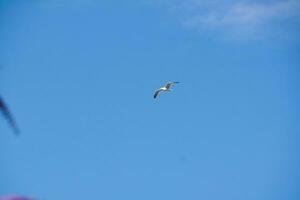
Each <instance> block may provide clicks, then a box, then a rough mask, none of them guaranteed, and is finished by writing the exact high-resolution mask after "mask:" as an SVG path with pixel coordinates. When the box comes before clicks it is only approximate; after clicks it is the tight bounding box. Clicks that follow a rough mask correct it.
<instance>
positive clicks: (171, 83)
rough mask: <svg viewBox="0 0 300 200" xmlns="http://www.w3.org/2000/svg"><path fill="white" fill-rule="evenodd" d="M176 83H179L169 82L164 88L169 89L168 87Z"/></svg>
mask: <svg viewBox="0 0 300 200" xmlns="http://www.w3.org/2000/svg"><path fill="white" fill-rule="evenodd" d="M176 83H179V82H169V83H167V85H166V88H167V89H170V87H171V86H172V85H174V84H176Z"/></svg>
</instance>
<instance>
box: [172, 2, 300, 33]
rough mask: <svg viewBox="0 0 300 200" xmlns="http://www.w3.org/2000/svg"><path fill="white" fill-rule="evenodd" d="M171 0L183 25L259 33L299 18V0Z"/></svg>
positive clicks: (222, 30)
mask: <svg viewBox="0 0 300 200" xmlns="http://www.w3.org/2000/svg"><path fill="white" fill-rule="evenodd" d="M170 3H171V2H170V1H169V4H170ZM172 3H173V4H176V6H175V7H176V9H177V10H178V11H179V10H180V11H181V12H180V13H181V17H180V18H181V21H182V24H183V25H185V26H187V27H190V28H195V29H200V30H212V31H218V32H220V31H221V32H224V33H226V34H227V35H228V34H231V35H251V36H261V35H263V34H265V33H266V32H270V31H271V30H272V31H273V30H274V29H276V27H280V26H281V25H284V24H286V22H289V21H291V20H294V21H298V22H299V21H300V19H299V17H300V0H260V1H254V0H252V1H249V0H227V1H224V0H185V1H184V2H183V1H182V2H180V1H172ZM277 30H278V29H277Z"/></svg>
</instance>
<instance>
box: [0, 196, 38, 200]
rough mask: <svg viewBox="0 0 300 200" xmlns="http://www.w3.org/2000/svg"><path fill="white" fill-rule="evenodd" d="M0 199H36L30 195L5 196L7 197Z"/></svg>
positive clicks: (0, 199) (0, 198)
mask: <svg viewBox="0 0 300 200" xmlns="http://www.w3.org/2000/svg"><path fill="white" fill-rule="evenodd" d="M0 200H34V199H32V198H29V197H24V196H5V197H0Z"/></svg>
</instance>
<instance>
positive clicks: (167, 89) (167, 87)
mask: <svg viewBox="0 0 300 200" xmlns="http://www.w3.org/2000/svg"><path fill="white" fill-rule="evenodd" d="M177 83H179V82H168V83H167V85H166V86H165V87H162V88H159V89H158V90H156V91H155V93H154V99H155V98H156V97H157V96H158V95H159V94H160V93H161V92H165V91H168V92H171V91H172V90H171V89H170V87H171V86H172V85H174V84H177Z"/></svg>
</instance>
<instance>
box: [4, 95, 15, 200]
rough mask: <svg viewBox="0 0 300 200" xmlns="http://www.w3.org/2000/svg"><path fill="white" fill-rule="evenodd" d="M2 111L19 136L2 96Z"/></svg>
mask: <svg viewBox="0 0 300 200" xmlns="http://www.w3.org/2000/svg"><path fill="white" fill-rule="evenodd" d="M0 111H1V112H2V113H3V115H4V117H5V118H6V119H7V121H8V123H9V124H10V126H11V127H12V128H13V130H14V132H15V134H19V133H20V131H19V128H18V126H17V124H16V121H15V120H14V118H13V116H12V114H11V112H10V111H9V109H8V107H7V105H6V103H5V102H4V100H3V99H2V98H1V96H0ZM0 200H1V199H0Z"/></svg>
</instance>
